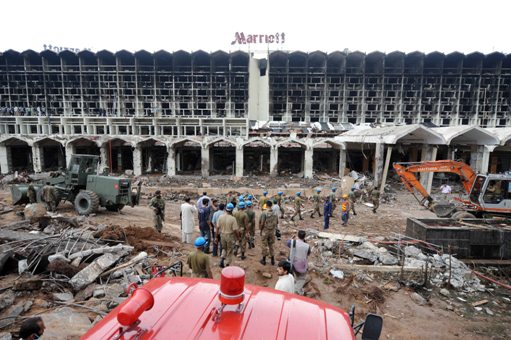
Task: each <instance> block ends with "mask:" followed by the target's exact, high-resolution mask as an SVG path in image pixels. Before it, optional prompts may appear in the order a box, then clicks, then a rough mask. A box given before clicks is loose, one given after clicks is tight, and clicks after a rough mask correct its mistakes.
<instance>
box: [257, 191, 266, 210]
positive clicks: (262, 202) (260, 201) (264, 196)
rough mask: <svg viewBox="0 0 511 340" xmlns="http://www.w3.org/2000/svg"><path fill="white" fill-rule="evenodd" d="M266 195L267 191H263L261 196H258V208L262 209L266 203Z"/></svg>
mask: <svg viewBox="0 0 511 340" xmlns="http://www.w3.org/2000/svg"><path fill="white" fill-rule="evenodd" d="M266 195H268V191H266V190H265V191H263V195H262V196H261V197H259V209H261V211H262V210H264V205H265V204H266V201H267V200H268V197H266Z"/></svg>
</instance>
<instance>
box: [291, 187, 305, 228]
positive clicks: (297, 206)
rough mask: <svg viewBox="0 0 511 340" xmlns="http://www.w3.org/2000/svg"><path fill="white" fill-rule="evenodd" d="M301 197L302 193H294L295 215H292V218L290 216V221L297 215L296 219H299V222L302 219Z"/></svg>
mask: <svg viewBox="0 0 511 340" xmlns="http://www.w3.org/2000/svg"><path fill="white" fill-rule="evenodd" d="M301 195H302V193H301V192H300V191H298V192H297V193H296V197H295V202H294V205H295V213H294V214H293V216H291V221H293V220H294V218H295V216H296V215H298V217H299V218H300V221H301V220H303V217H302V199H301V197H300V196H301Z"/></svg>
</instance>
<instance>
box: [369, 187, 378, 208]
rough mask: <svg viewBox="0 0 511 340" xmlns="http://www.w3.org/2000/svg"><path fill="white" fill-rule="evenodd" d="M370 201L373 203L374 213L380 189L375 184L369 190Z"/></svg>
mask: <svg viewBox="0 0 511 340" xmlns="http://www.w3.org/2000/svg"><path fill="white" fill-rule="evenodd" d="M371 203H373V213H375V214H376V210H377V209H378V207H379V206H380V190H378V188H377V187H376V186H374V188H373V190H372V191H371Z"/></svg>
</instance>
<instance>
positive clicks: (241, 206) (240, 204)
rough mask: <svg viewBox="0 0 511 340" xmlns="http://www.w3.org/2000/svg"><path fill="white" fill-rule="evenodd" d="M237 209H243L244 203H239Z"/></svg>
mask: <svg viewBox="0 0 511 340" xmlns="http://www.w3.org/2000/svg"><path fill="white" fill-rule="evenodd" d="M238 208H240V209H245V202H244V201H241V202H239V203H238Z"/></svg>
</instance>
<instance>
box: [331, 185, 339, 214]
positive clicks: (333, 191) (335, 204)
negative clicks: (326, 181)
mask: <svg viewBox="0 0 511 340" xmlns="http://www.w3.org/2000/svg"><path fill="white" fill-rule="evenodd" d="M336 191H337V188H336V187H333V188H332V192H331V193H330V196H329V197H330V203H332V212H334V211H335V208H337V198H336V197H335V192H336Z"/></svg>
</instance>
